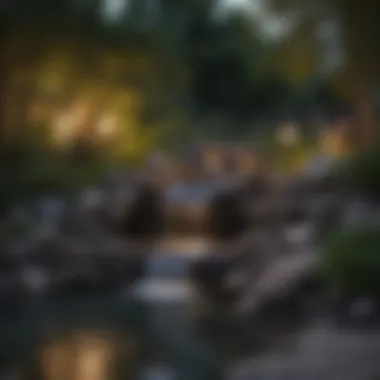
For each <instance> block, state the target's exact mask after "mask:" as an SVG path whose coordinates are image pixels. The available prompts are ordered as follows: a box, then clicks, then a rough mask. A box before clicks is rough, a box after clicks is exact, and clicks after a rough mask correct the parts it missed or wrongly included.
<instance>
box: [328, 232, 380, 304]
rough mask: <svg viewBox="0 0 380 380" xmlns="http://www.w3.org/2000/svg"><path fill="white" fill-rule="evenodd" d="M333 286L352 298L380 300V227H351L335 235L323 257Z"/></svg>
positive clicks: (331, 238) (330, 239) (329, 241)
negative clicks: (370, 296) (371, 297)
mask: <svg viewBox="0 0 380 380" xmlns="http://www.w3.org/2000/svg"><path fill="white" fill-rule="evenodd" d="M322 268H323V273H324V275H325V276H326V278H327V279H328V281H329V283H330V284H331V285H332V286H333V287H334V288H336V289H338V290H340V291H342V292H343V293H344V294H348V295H375V296H376V297H379V296H380V227H369V226H364V225H363V226H358V227H350V228H346V229H344V230H341V231H339V232H337V233H335V234H333V235H332V236H331V237H330V238H329V239H328V240H327V242H326V244H325V247H324V252H323V256H322Z"/></svg>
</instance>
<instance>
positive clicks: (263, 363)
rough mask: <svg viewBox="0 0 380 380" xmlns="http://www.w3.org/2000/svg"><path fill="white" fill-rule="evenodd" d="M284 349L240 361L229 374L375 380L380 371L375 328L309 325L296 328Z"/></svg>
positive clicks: (244, 378)
mask: <svg viewBox="0 0 380 380" xmlns="http://www.w3.org/2000/svg"><path fill="white" fill-rule="evenodd" d="M294 339H295V344H294V345H293V347H292V348H289V347H288V348H287V350H286V352H277V353H272V354H271V353H265V354H263V355H260V356H259V357H257V358H254V359H251V360H249V361H246V362H244V363H240V364H239V365H237V366H236V367H235V368H233V370H232V371H231V373H230V376H229V378H230V379H234V380H248V379H256V378H257V379H259V378H260V379H273V380H274V379H284V378H291V379H295V380H297V379H300V380H303V379H322V378H323V379H328V380H330V379H331V380H336V379H345V380H346V379H347V380H348V379H349V380H361V379H368V380H370V379H374V378H376V376H378V375H379V373H380V364H379V360H378V352H379V349H380V337H379V334H378V332H377V331H372V332H366V333H361V332H357V331H353V330H346V331H344V332H342V331H336V330H333V329H331V328H324V327H322V328H321V327H315V326H311V327H308V328H307V329H303V330H301V331H299V332H298V333H297V334H296V335H295V336H294Z"/></svg>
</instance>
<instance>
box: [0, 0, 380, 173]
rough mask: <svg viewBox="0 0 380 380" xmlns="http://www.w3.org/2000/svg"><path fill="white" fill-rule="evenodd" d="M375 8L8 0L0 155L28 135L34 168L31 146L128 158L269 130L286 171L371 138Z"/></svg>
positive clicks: (2, 16) (295, 0) (250, 137)
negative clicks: (285, 130) (293, 137)
mask: <svg viewBox="0 0 380 380" xmlns="http://www.w3.org/2000/svg"><path fill="white" fill-rule="evenodd" d="M379 7H380V6H379V4H378V2H376V1H375V0H365V1H364V2H360V3H358V2H356V3H353V2H352V1H348V0H334V1H331V2H326V1H308V2H304V1H300V0H268V1H260V0H246V1H245V2H242V1H240V2H239V1H237V0H235V1H233V0H230V1H226V0H225V1H222V0H202V1H200V0H193V1H181V2H180V1H174V0H91V1H90V0H56V1H51V0H33V1H31V0H6V1H3V2H1V4H0V10H1V12H0V23H1V26H2V34H1V35H2V38H1V42H0V49H1V55H2V57H3V58H2V61H1V67H0V127H1V129H0V132H1V134H0V138H1V140H0V141H1V146H2V153H1V154H3V155H6V154H9V151H10V150H11V147H13V148H12V149H14V150H16V151H17V150H18V149H19V150H20V146H21V145H22V146H23V149H22V150H23V153H22V155H21V156H22V157H24V159H23V160H22V161H23V162H24V166H25V165H26V163H27V164H28V166H29V169H28V170H29V172H33V170H34V169H33V170H31V165H32V164H31V163H32V162H40V161H41V160H37V159H35V160H34V159H31V160H29V159H28V160H25V158H26V156H27V155H28V157H29V156H30V155H34V156H35V157H37V156H38V157H39V156H40V155H43V156H46V155H49V157H50V156H51V155H53V154H54V155H57V154H58V153H59V155H60V158H59V159H49V160H50V162H51V163H53V162H57V161H59V162H61V161H62V157H63V156H64V157H68V156H70V155H72V154H73V151H78V146H80V147H82V148H81V149H84V150H87V151H91V152H92V153H91V154H92V155H97V156H99V157H102V159H101V160H98V161H96V160H95V161H94V160H91V162H92V164H93V163H94V162H100V161H102V162H103V163H104V162H106V161H107V162H108V163H111V162H115V161H116V162H123V163H125V164H126V163H129V164H131V165H132V164H133V165H136V164H138V163H141V162H142V160H143V158H144V157H146V156H147V154H148V153H149V152H150V151H152V149H155V148H165V149H168V150H177V151H178V150H181V149H182V147H183V146H185V145H187V144H189V143H190V142H192V141H199V140H206V141H207V140H222V141H223V140H232V139H233V140H238V141H242V140H244V141H250V142H252V144H254V143H256V141H257V140H259V139H260V140H261V141H268V142H270V141H272V142H270V143H269V144H268V146H267V147H266V149H268V150H269V151H271V150H272V151H275V152H276V155H277V156H281V159H279V160H278V161H279V162H280V161H281V162H282V164H279V167H281V168H282V169H285V168H288V167H292V168H293V166H294V167H297V168H298V167H299V166H300V162H301V161H305V160H307V157H309V156H311V155H313V154H314V153H315V151H319V152H320V151H322V152H324V153H328V154H334V155H341V154H343V153H342V152H345V153H347V151H348V150H350V149H352V148H353V147H356V148H357V147H359V146H360V147H365V146H366V144H367V142H368V141H371V140H373V139H374V138H375V137H376V134H377V129H378V128H377V105H376V99H377V98H376V97H377V96H378V79H379V69H378V67H380V66H379V58H380V54H379V44H378V36H379V28H378V27H377V20H378V15H379ZM289 122H294V123H296V124H297V125H298V126H299V128H300V130H301V132H302V133H301V136H300V138H299V141H297V143H294V144H293V145H292V146H286V147H281V146H280V145H281V143H279V142H276V143H273V140H274V139H275V136H276V135H277V131H278V129H279V128H280V127H281V125H282V124H283V123H289ZM338 145H339V148H338ZM343 145H344V146H345V148H342V146H343ZM26 146H28V148H26ZM311 146H312V147H313V148H312V149H310V147H311ZM84 147H86V148H84ZM74 148H75V149H74ZM37 151H38V152H39V153H38V154H37V153H36V152H37ZM6 152H8V153H6ZM57 152H58V153H57ZM20 154H21V153H20ZM82 156H83V155H82ZM293 156H294V157H293ZM105 157H107V160H105ZM5 161H6V160H5ZM5 161H4V162H5ZM69 161H70V160H69ZM33 165H34V164H33ZM36 165H37V163H36V164H35V165H34V166H36ZM97 165H98V164H97ZM276 165H277V164H276ZM42 166H43V165H42ZM301 166H302V165H301ZM35 170H36V172H40V171H44V170H45V169H44V168H43V169H39V168H38V169H37V168H36V169H35ZM55 172H59V170H58V171H55Z"/></svg>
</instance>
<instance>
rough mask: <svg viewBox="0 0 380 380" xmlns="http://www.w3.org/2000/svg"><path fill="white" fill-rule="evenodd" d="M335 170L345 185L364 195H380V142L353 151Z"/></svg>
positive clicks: (376, 196) (377, 196)
mask: <svg viewBox="0 0 380 380" xmlns="http://www.w3.org/2000/svg"><path fill="white" fill-rule="evenodd" d="M336 170H337V173H336V175H337V177H338V178H339V179H340V181H342V183H343V184H344V185H345V186H348V187H350V188H351V189H352V190H354V191H358V192H361V193H362V194H364V195H368V196H372V197H375V198H379V197H380V142H376V143H374V144H372V145H371V146H370V147H368V148H366V149H364V150H361V151H358V152H355V153H354V154H352V155H351V156H350V157H348V158H347V160H346V161H345V162H344V163H343V165H342V166H340V167H339V168H338V169H336Z"/></svg>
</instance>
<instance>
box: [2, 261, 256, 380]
mask: <svg viewBox="0 0 380 380" xmlns="http://www.w3.org/2000/svg"><path fill="white" fill-rule="evenodd" d="M190 256H192V255H190ZM188 265H189V261H188V260H185V259H184V258H183V257H182V258H181V257H180V256H176V255H163V256H161V255H158V257H157V260H156V259H154V260H152V262H151V263H150V265H148V266H147V270H146V276H147V278H146V279H145V280H143V284H140V286H137V287H136V289H134V291H133V292H120V293H114V294H105V295H101V294H98V295H93V296H91V297H90V296H87V297H84V296H83V297H80V296H76V297H74V296H61V297H60V298H59V299H58V298H50V299H49V298H46V299H39V300H34V301H33V300H31V301H30V302H28V303H24V304H23V305H21V306H20V308H19V309H18V310H15V312H13V313H11V314H9V313H8V314H6V313H4V312H0V377H1V370H2V369H5V368H9V366H13V365H14V366H16V367H19V368H20V367H21V369H22V370H23V371H25V375H26V376H24V377H23V379H24V380H76V379H78V380H79V379H81V380H87V379H88V380H103V379H104V380H113V379H115V380H118V379H131V380H133V379H141V378H144V379H147V380H156V379H158V378H162V379H163V380H168V379H170V378H171V375H170V373H171V371H172V372H174V373H175V379H178V380H194V379H197V380H203V379H204V380H212V379H215V380H216V379H221V378H222V373H223V365H222V364H224V363H225V359H226V357H225V356H223V355H225V353H226V352H228V355H230V354H229V349H230V348H233V349H235V346H239V345H240V344H241V343H243V344H245V343H246V342H248V340H249V336H248V329H246V327H244V326H243V325H242V324H241V323H240V322H239V323H238V324H236V323H232V324H231V323H230V322H231V321H230V320H229V319H228V317H227V318H225V316H223V312H220V313H219V312H218V313H217V314H215V315H213V316H212V317H211V318H209V319H208V321H207V323H203V324H201V323H200V322H199V319H197V323H195V322H196V321H195V320H194V318H195V317H194V315H196V314H197V313H194V311H195V310H196V309H197V308H196V305H197V300H196V298H197V297H194V295H195V296H196V292H195V293H194V289H193V287H192V285H191V283H189V282H188V281H186V277H187V276H186V272H187V269H186V268H187V267H188ZM148 278H149V281H148ZM163 296H164V297H163ZM194 302H195V303H194ZM201 327H203V328H201ZM223 336H224V337H223ZM226 336H227V338H226ZM237 338H238V339H237ZM238 340H240V342H241V343H239V342H238ZM249 350H251V348H249ZM251 352H252V351H251ZM229 358H230V357H229ZM229 358H228V359H229ZM157 365H158V366H160V368H161V370H162V369H165V368H169V369H168V371H166V370H165V371H163V372H164V373H165V375H164V373H162V371H161V373H160V374H158V371H156V370H154V371H153V372H155V375H154V376H153V375H152V366H153V368H155V367H156V366H157Z"/></svg>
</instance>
